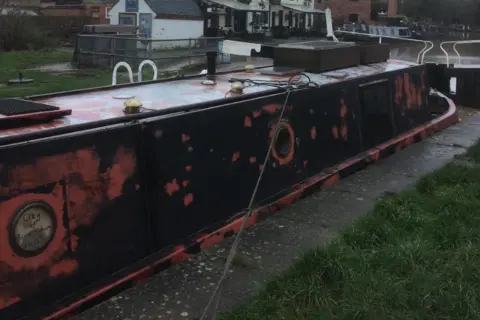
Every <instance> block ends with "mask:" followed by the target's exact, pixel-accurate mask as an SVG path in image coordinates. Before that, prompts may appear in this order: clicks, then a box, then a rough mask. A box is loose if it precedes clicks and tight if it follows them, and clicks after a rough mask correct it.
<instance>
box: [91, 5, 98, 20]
mask: <svg viewBox="0 0 480 320" xmlns="http://www.w3.org/2000/svg"><path fill="white" fill-rule="evenodd" d="M90 16H91V17H92V18H95V19H98V18H100V8H99V7H92V8H91V9H90Z"/></svg>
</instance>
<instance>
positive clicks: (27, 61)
mask: <svg viewBox="0 0 480 320" xmlns="http://www.w3.org/2000/svg"><path fill="white" fill-rule="evenodd" d="M72 55H73V49H68V48H60V49H54V50H43V51H19V52H7V53H0V98H10V97H25V96H30V95H37V94H45V93H52V92H60V91H69V90H76V89H85V88H93V87H101V86H107V85H110V84H111V83H112V70H111V69H109V68H108V69H82V70H79V71H77V72H72V73H68V74H66V73H60V74H59V73H50V72H45V71H40V70H38V69H35V68H37V67H40V66H44V65H48V64H54V63H67V62H70V61H71V59H72ZM201 69H203V66H202V65H198V64H192V65H189V66H185V67H183V68H182V69H181V71H182V72H184V73H186V74H188V73H192V72H197V71H199V70H201ZM19 72H22V73H23V76H24V78H30V79H33V80H34V82H32V83H29V84H22V85H7V82H8V80H10V79H17V78H18V74H19ZM174 74H175V72H163V73H160V74H159V75H158V78H166V77H171V76H173V75H174ZM152 76H153V72H152V71H151V69H150V68H148V69H145V71H144V77H143V78H144V79H152ZM127 82H128V77H127V75H126V74H124V73H119V75H118V83H119V84H122V83H127Z"/></svg>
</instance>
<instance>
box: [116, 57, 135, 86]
mask: <svg viewBox="0 0 480 320" xmlns="http://www.w3.org/2000/svg"><path fill="white" fill-rule="evenodd" d="M120 67H125V69H127V71H128V79H129V80H130V83H133V71H132V67H130V65H129V64H128V63H126V62H125V61H120V62H119V63H117V64H116V65H115V67H114V68H113V73H112V86H116V85H117V70H118V68H120Z"/></svg>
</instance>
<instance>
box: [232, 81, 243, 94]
mask: <svg viewBox="0 0 480 320" xmlns="http://www.w3.org/2000/svg"><path fill="white" fill-rule="evenodd" d="M244 88H245V87H244V86H243V84H242V83H240V82H234V83H232V85H231V86H230V91H231V92H232V93H237V94H242V93H243V89H244Z"/></svg>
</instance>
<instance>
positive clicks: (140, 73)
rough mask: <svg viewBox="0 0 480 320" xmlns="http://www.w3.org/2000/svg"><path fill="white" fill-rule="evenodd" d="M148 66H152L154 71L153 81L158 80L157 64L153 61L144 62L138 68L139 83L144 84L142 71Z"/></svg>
mask: <svg viewBox="0 0 480 320" xmlns="http://www.w3.org/2000/svg"><path fill="white" fill-rule="evenodd" d="M147 64H148V65H149V66H151V67H152V69H153V80H157V79H158V68H157V65H156V64H155V62H153V61H152V60H143V61H142V62H140V65H139V66H138V82H142V78H143V76H142V70H143V67H144V66H145V65H147Z"/></svg>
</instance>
